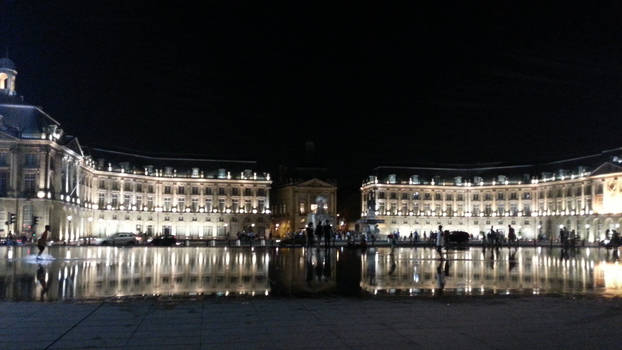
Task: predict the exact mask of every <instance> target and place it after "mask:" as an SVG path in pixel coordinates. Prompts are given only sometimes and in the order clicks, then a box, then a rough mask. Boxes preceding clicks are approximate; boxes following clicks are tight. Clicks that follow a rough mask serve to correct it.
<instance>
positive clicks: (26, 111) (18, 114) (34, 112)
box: [0, 104, 60, 139]
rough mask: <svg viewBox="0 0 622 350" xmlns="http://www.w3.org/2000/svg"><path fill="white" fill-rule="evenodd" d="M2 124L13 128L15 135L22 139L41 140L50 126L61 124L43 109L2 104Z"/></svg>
mask: <svg viewBox="0 0 622 350" xmlns="http://www.w3.org/2000/svg"><path fill="white" fill-rule="evenodd" d="M0 116H2V124H4V125H5V126H6V127H8V128H12V129H13V130H14V131H13V133H14V135H13V136H16V137H20V138H37V139H38V138H40V137H41V134H42V133H44V132H46V130H47V128H48V127H49V126H50V125H55V126H60V123H59V122H58V121H56V120H54V119H53V118H52V117H50V116H49V115H48V114H47V113H45V112H44V111H43V110H42V109H41V108H39V107H36V106H31V105H26V104H0Z"/></svg>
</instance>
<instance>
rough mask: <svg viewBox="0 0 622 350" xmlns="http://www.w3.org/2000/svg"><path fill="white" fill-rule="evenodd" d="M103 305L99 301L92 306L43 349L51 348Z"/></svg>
mask: <svg viewBox="0 0 622 350" xmlns="http://www.w3.org/2000/svg"><path fill="white" fill-rule="evenodd" d="M103 305H104V303H103V302H101V303H99V304H98V305H97V307H95V308H93V310H91V311H90V312H89V313H87V314H86V315H85V316H84V317H82V318H81V319H80V320H78V322H76V323H74V325H73V326H71V327H70V328H69V329H68V330H66V331H65V332H63V334H61V335H59V336H58V338H56V339H54V340H53V341H52V342H51V343H50V344H48V346H46V347H45V348H44V349H43V350H47V349H49V348H51V347H52V346H53V345H54V344H56V343H57V342H58V341H59V340H61V339H62V338H63V337H64V336H65V335H67V334H68V333H69V332H71V330H72V329H74V328H76V327H77V326H78V325H79V324H80V323H82V321H84V320H86V319H87V318H89V316H91V315H92V314H94V313H95V312H96V311H97V310H99V309H100V308H101V307H102V306H103Z"/></svg>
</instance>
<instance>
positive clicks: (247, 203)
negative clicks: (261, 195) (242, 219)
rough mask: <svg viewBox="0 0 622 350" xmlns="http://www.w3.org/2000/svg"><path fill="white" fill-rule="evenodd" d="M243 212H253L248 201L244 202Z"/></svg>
mask: <svg viewBox="0 0 622 350" xmlns="http://www.w3.org/2000/svg"><path fill="white" fill-rule="evenodd" d="M244 210H246V212H247V213H250V212H251V210H253V208H252V207H251V201H250V200H246V201H244Z"/></svg>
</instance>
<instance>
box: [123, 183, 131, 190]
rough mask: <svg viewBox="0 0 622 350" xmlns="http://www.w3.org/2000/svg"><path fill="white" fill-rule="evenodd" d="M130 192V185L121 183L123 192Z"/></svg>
mask: <svg viewBox="0 0 622 350" xmlns="http://www.w3.org/2000/svg"><path fill="white" fill-rule="evenodd" d="M131 190H132V184H131V183H129V182H124V183H123V191H131Z"/></svg>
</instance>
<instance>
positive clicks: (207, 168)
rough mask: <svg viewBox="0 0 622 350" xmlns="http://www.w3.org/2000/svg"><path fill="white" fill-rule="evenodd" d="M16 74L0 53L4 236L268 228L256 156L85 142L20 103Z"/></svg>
mask: <svg viewBox="0 0 622 350" xmlns="http://www.w3.org/2000/svg"><path fill="white" fill-rule="evenodd" d="M16 76H17V69H16V68H15V64H14V63H13V62H12V61H11V60H9V59H8V58H3V59H0V223H2V231H0V236H5V235H6V234H7V233H8V232H13V233H15V234H18V235H26V236H30V235H31V234H32V233H33V232H35V233H36V232H41V231H42V230H43V226H44V225H47V224H49V225H51V227H52V237H51V238H52V239H53V240H61V241H74V240H77V239H78V238H80V237H83V236H89V235H95V236H108V235H111V234H113V233H115V232H142V233H147V234H153V235H158V234H163V233H167V232H168V233H171V234H175V235H177V236H179V237H181V238H186V237H188V238H197V239H201V238H203V239H208V238H222V239H224V238H226V237H227V236H229V235H231V236H234V235H235V234H236V233H237V232H239V231H243V230H246V231H249V230H252V231H254V232H256V233H258V234H259V235H262V234H266V233H268V232H269V230H270V213H271V211H270V187H271V183H272V181H271V179H270V174H268V173H265V172H259V171H257V170H256V163H255V162H247V161H222V160H210V159H185V158H165V157H149V156H144V155H136V154H130V153H122V152H114V151H108V150H102V149H95V148H84V147H82V146H81V145H80V143H79V141H78V139H77V138H76V137H74V136H71V135H68V134H66V133H65V132H64V131H63V130H62V129H61V127H60V123H59V122H58V121H56V120H54V119H53V118H52V117H51V116H49V115H48V114H47V113H45V112H44V111H43V110H42V109H41V108H39V107H35V106H32V105H28V104H25V103H23V101H22V98H21V97H20V96H18V95H17V94H16V92H15V81H16ZM11 214H13V215H11ZM12 216H14V219H15V222H11V217H12Z"/></svg>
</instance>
